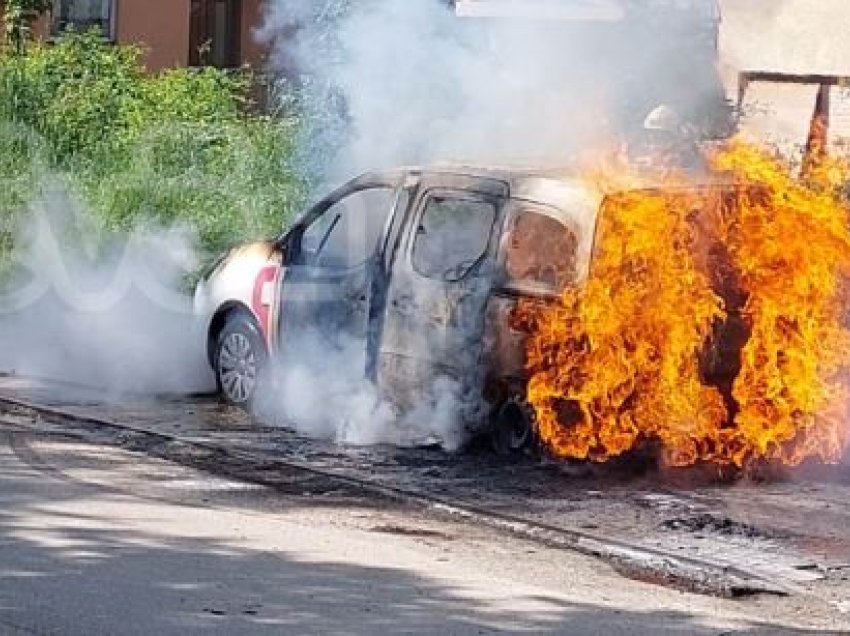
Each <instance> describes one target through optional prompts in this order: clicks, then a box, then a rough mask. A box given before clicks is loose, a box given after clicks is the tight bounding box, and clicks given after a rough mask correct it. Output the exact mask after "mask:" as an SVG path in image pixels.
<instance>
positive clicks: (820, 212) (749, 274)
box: [519, 142, 850, 466]
mask: <svg viewBox="0 0 850 636" xmlns="http://www.w3.org/2000/svg"><path fill="white" fill-rule="evenodd" d="M711 166H712V168H711V172H713V173H714V175H713V176H714V179H713V180H712V182H713V185H700V186H698V187H697V186H695V185H694V184H693V183H692V184H691V185H690V186H688V187H682V186H683V185H687V184H685V183H684V182H683V177H681V176H679V177H675V178H674V177H669V178H668V180H669V183H667V184H665V185H664V186H663V187H655V188H652V189H636V188H626V189H625V190H621V191H620V192H619V193H616V194H611V195H608V196H606V198H605V200H604V203H603V205H602V209H601V212H600V219H599V223H598V229H597V238H596V247H595V251H594V259H593V263H592V266H591V274H590V277H589V280H588V281H587V282H586V283H585V284H583V285H582V286H580V287H578V288H570V289H567V290H566V291H565V292H564V294H563V296H562V298H561V300H560V302H559V303H556V304H555V305H552V306H541V305H539V304H536V305H532V304H525V305H523V306H522V307H521V308H520V310H519V322H520V323H522V324H524V325H525V327H526V328H527V329H529V331H530V336H529V338H528V350H527V364H528V370H529V375H530V380H529V385H528V398H529V401H530V402H531V404H532V405H533V406H534V408H535V410H536V413H537V423H538V432H539V435H540V438H541V439H542V441H543V442H544V443H545V444H546V445H547V446H548V447H549V448H550V449H551V451H552V452H553V453H554V454H556V455H558V456H561V457H567V458H580V459H591V460H594V461H604V460H606V459H609V458H611V457H614V456H617V455H620V454H622V453H625V452H627V451H629V450H631V449H634V448H636V447H637V446H639V445H640V444H642V443H655V444H658V445H660V447H661V450H662V453H663V457H664V458H665V460H666V461H667V462H668V463H670V464H672V465H677V466H683V465H690V464H694V463H697V462H714V463H717V464H721V465H735V466H745V465H749V464H750V463H752V462H754V461H769V462H781V463H786V464H797V463H799V462H801V461H803V460H804V459H806V458H809V457H815V458H819V459H820V460H822V461H826V462H831V461H836V460H838V459H839V458H840V457H841V455H842V453H843V451H844V449H845V448H846V446H847V444H848V438H850V426H848V422H847V412H846V411H847V406H848V403H849V402H848V401H849V400H850V390H848V388H850V383H848V373H847V372H848V366H850V330H848V328H847V326H846V325H845V322H844V319H845V316H844V312H843V307H844V306H845V303H844V302H842V301H843V300H844V299H845V293H844V292H845V286H844V284H843V281H844V280H847V279H848V274H850V233H848V232H850V229H848V228H850V226H848V210H847V208H846V207H845V205H844V203H843V202H842V199H841V196H840V192H839V191H838V188H836V187H835V185H836V183H838V182H839V181H840V180H841V179H842V178H843V175H845V174H846V172H845V171H843V170H839V169H835V166H834V165H831V166H829V167H828V168H827V167H823V168H822V169H820V170H819V171H818V174H817V175H816V177H817V178H815V177H814V176H813V177H812V178H811V179H809V180H807V181H805V182H804V181H802V180H799V179H796V178H794V177H793V176H792V172H791V171H790V169H788V168H787V167H786V166H785V164H783V163H782V162H780V161H779V160H777V159H774V158H772V157H770V156H768V155H766V154H765V153H763V152H761V151H759V150H757V149H755V148H753V147H751V146H748V145H746V144H744V143H742V142H733V143H732V144H730V145H729V146H728V147H727V148H725V149H724V150H722V151H719V152H718V153H716V155H715V156H714V157H713V158H712V159H711ZM703 183H707V182H706V181H705V180H703ZM610 186H611V183H610V180H607V182H606V184H605V187H606V188H610Z"/></svg>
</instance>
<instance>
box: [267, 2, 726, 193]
mask: <svg viewBox="0 0 850 636" xmlns="http://www.w3.org/2000/svg"><path fill="white" fill-rule="evenodd" d="M449 4H450V3H447V2H441V1H439V0H405V1H404V2H399V1H397V0H365V1H362V2H345V1H343V0H276V1H275V2H272V3H270V8H269V10H268V14H267V21H266V24H265V26H264V27H263V29H262V30H261V31H260V34H259V35H260V37H261V38H262V39H264V40H265V41H267V42H270V43H271V44H272V45H273V50H274V55H273V58H272V59H273V64H274V66H275V68H276V70H278V71H279V72H280V73H282V74H284V75H286V76H288V77H290V78H293V79H294V80H295V82H296V83H297V84H299V85H300V86H301V87H302V88H303V89H304V98H305V101H306V104H307V106H308V109H309V110H310V111H311V112H312V113H313V120H314V124H315V125H314V128H313V130H312V134H313V137H312V139H311V144H310V146H309V151H308V152H307V153H305V156H306V157H308V159H309V161H308V166H307V168H308V169H309V170H315V169H320V170H322V171H324V174H325V175H326V176H327V177H328V178H329V179H330V180H340V179H343V178H345V177H347V176H350V175H352V174H355V173H358V172H362V171H365V170H369V169H376V168H382V167H387V166H394V165H400V164H401V165H404V164H419V163H433V162H446V161H449V162H475V163H482V162H483V163H487V164H494V163H495V164H504V163H507V164H524V165H541V164H544V165H550V164H561V165H562V164H567V163H569V162H570V161H571V160H573V159H574V157H575V153H576V152H577V151H579V150H581V149H584V148H587V147H588V146H589V145H592V144H594V143H599V142H601V141H603V140H604V141H605V142H606V143H607V142H610V141H611V140H612V139H614V138H618V137H619V136H621V135H623V134H628V133H629V132H634V131H635V130H636V129H638V128H639V127H640V125H641V124H642V122H643V119H644V117H645V116H646V115H647V114H648V113H649V112H650V111H651V110H652V109H653V108H654V107H656V106H658V105H659V104H660V103H668V104H670V105H672V106H674V107H676V108H677V109H679V110H680V111H681V112H682V113H683V117H684V118H685V119H686V120H688V121H694V122H698V123H703V122H702V121H701V120H702V119H705V117H706V112H707V113H709V114H710V116H713V114H714V111H715V110H716V109H717V108H718V105H719V104H721V105H722V103H723V100H724V95H723V90H722V88H721V87H720V85H719V80H718V77H717V74H716V71H715V68H714V55H715V50H714V43H715V39H714V38H715V37H716V32H715V26H716V23H715V21H714V14H713V12H712V10H711V7H712V6H713V5H712V3H707V2H694V3H692V4H688V3H685V4H686V5H687V6H686V7H685V8H683V9H681V10H677V9H675V8H673V9H670V10H668V11H667V12H666V13H663V14H661V15H655V14H652V12H650V11H648V10H646V9H645V8H644V9H643V10H642V11H643V13H642V14H639V15H635V16H631V15H630V14H629V13H628V11H627V10H626V8H623V19H620V20H615V21H607V20H604V19H603V20H587V19H585V20H565V19H560V20H545V19H534V18H533V17H528V16H533V15H534V13H533V11H531V12H529V11H526V12H525V13H523V12H522V11H521V10H520V11H519V12H518V13H519V15H525V16H526V17H524V18H523V17H518V18H506V19H483V18H482V19H476V18H459V17H457V16H456V15H455V14H454V12H453V10H452V8H451V7H450V6H449ZM481 4H484V3H481ZM510 4H511V3H506V2H501V3H500V5H510ZM530 4H531V3H525V5H523V3H522V2H520V1H517V2H515V3H513V5H514V6H516V7H517V8H518V9H522V8H523V6H525V7H527V6H528V5H530ZM552 4H554V3H552ZM564 4H569V3H564ZM614 4H616V3H614ZM622 4H623V6H624V7H627V4H626V3H622ZM681 4H682V3H678V5H681ZM678 5H677V6H678ZM704 111H705V112H704ZM316 161H319V162H320V163H322V164H323V165H319V166H317V165H315V164H316Z"/></svg>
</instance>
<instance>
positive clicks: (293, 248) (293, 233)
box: [277, 227, 302, 267]
mask: <svg viewBox="0 0 850 636" xmlns="http://www.w3.org/2000/svg"><path fill="white" fill-rule="evenodd" d="M301 233H302V232H301V231H300V229H299V228H297V227H295V228H292V229H291V230H290V231H288V232H287V233H286V234H284V235H283V236H281V237H280V238H279V239H278V240H277V249H278V250H279V251H280V258H281V265H282V266H284V267H286V266H288V265H292V264H294V263H296V262H297V261H298V255H299V253H300V252H301Z"/></svg>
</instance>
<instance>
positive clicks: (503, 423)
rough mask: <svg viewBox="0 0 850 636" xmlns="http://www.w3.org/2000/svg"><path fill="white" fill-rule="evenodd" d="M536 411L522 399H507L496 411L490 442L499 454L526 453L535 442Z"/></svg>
mask: <svg viewBox="0 0 850 636" xmlns="http://www.w3.org/2000/svg"><path fill="white" fill-rule="evenodd" d="M534 437H535V435H534V413H533V410H532V409H531V407H530V406H529V405H528V404H527V403H526V402H525V401H524V400H521V399H516V398H512V399H509V400H506V401H505V402H504V403H503V404H502V405H501V407H500V408H499V409H498V410H497V411H496V413H495V416H494V417H493V421H492V427H491V429H490V442H491V444H492V447H493V450H494V451H495V452H496V453H497V454H499V455H517V454H522V453H525V452H526V451H527V450H528V449H529V448H531V446H532V445H533V443H534Z"/></svg>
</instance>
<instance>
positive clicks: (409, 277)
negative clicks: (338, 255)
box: [376, 174, 510, 408]
mask: <svg viewBox="0 0 850 636" xmlns="http://www.w3.org/2000/svg"><path fill="white" fill-rule="evenodd" d="M435 193H443V194H444V193H456V194H458V198H475V199H479V200H492V201H493V202H494V208H495V214H494V219H493V224H492V226H491V228H490V234H489V237H488V241H487V246H486V249H485V250H484V253H483V254H482V256H481V259H479V261H477V262H476V265H475V266H473V267H472V268H470V270H469V271H468V272H467V273H466V275H464V277H462V278H461V279H460V280H457V281H438V280H436V279H432V278H429V277H427V276H425V275H424V274H422V273H420V272H418V271H417V270H416V268H415V265H414V262H413V251H414V247H415V243H416V236H417V231H416V228H417V227H418V226H419V223H420V220H421V218H422V216H423V215H424V213H425V211H426V208H427V204H428V202H429V201H430V200H431V199H432V198H433V195H434V194H435ZM509 201H510V185H509V183H508V182H507V181H504V180H502V179H498V178H496V177H489V176H488V177H479V176H473V175H464V174H435V175H427V174H426V175H423V176H422V177H421V181H420V183H419V184H418V187H417V191H416V193H415V197H414V198H413V199H412V200H411V203H410V205H409V206H408V207H409V212H408V214H407V218H405V220H404V228H403V230H402V232H401V235H400V239H399V245H398V249H397V250H396V252H395V258H394V259H393V262H392V273H391V275H390V277H389V281H388V288H387V291H386V300H385V303H384V319H383V326H382V332H381V337H380V342H379V343H378V352H377V357H378V362H377V366H378V370H377V372H376V379H377V381H378V385H379V388H380V390H381V393H382V395H384V397H386V398H388V399H390V400H391V401H394V402H397V404H399V406H401V407H402V408H405V407H411V406H412V404H411V397H410V395H411V394H412V393H415V392H416V387H415V385H416V381H415V380H413V375H415V374H416V373H422V374H423V378H421V379H423V380H424V376H425V375H428V373H427V372H426V371H425V370H426V369H428V368H430V369H432V371H433V373H432V374H431V375H434V374H442V373H446V374H447V375H448V376H452V375H455V376H457V375H464V374H463V372H464V371H465V370H470V371H475V370H476V369H477V368H478V366H479V361H480V356H481V355H482V354H483V343H481V342H480V339H481V338H482V337H483V333H484V317H485V312H486V304H487V302H488V299H489V297H490V295H491V293H492V289H493V287H494V285H495V284H496V280H497V269H498V257H499V243H500V238H501V234H502V226H503V224H504V222H505V215H506V211H507V207H508V206H507V204H508V202H509ZM487 266H489V270H488V271H483V270H485V269H487ZM417 279H420V280H421V281H424V282H425V283H426V284H424V285H423V284H417ZM473 282H474V283H475V284H474V285H473V284H472V283H473ZM405 285H407V286H409V287H410V289H408V290H406V291H403V290H402V289H400V288H401V287H403V286H405ZM440 286H442V287H443V288H444V290H446V293H445V299H443V298H442V296H441V292H440V291H438V290H437V288H438V287H440ZM425 287H430V288H431V290H430V291H429V290H427V289H424V288H425ZM464 287H467V288H468V289H469V290H470V294H469V298H472V297H473V296H474V297H475V298H476V299H477V300H474V302H473V303H472V304H473V305H474V306H471V307H470V308H469V309H470V310H471V314H474V315H470V311H466V312H464V311H462V307H460V305H461V303H462V302H463V297H464V292H465V290H464V289H463V288H464ZM473 287H474V288H475V289H474V290H473V289H472V288H473ZM449 290H453V291H452V293H449ZM455 291H457V292H458V293H454V292H455ZM429 293H432V294H434V295H433V296H432V297H431V298H430V299H427V298H425V296H427V294H429ZM417 294H423V296H422V297H421V298H422V303H424V304H425V305H428V307H429V310H428V311H426V312H425V313H422V312H421V311H420V310H421V309H423V307H422V306H420V305H421V304H422V303H419V304H418V300H417V299H416V296H417ZM438 297H439V298H438ZM405 302H410V303H411V307H410V308H405V307H404V306H403V305H404V303H405ZM464 313H465V314H466V316H464ZM443 314H445V315H443ZM459 320H460V321H461V322H463V323H464V325H459V324H458V321H459ZM469 320H474V321H475V322H476V325H477V326H476V327H471V326H470V325H468V324H466V323H467V322H468V321H469ZM417 324H418V325H419V326H420V327H423V328H424V331H427V328H428V327H429V325H430V326H433V328H434V329H435V330H440V329H442V330H444V331H445V334H446V335H447V337H452V336H453V334H452V333H451V330H453V329H455V328H457V329H458V330H459V331H460V330H462V329H467V334H466V337H467V339H468V340H469V341H470V342H471V341H475V340H479V343H478V345H476V346H478V347H479V348H480V351H477V353H476V351H474V350H469V351H467V352H464V353H463V354H462V355H459V352H450V351H448V350H445V351H434V350H429V351H426V352H425V351H422V349H421V348H420V349H419V350H418V351H415V350H414V349H416V348H417V347H416V346H413V345H411V344H409V343H406V342H405V339H408V340H409V341H412V340H413V339H417V340H419V339H422V340H427V334H426V333H424V332H423V330H420V329H417V327H416V325H417ZM459 331H458V333H455V334H454V336H460V335H462V334H460V333H459ZM435 335H437V334H436V332H435ZM437 340H439V336H438V335H437ZM446 342H448V340H447V341H446ZM435 353H436V356H435V355H434V354H435ZM467 354H468V355H467ZM443 356H444V357H443ZM461 358H462V359H461ZM473 358H474V359H473ZM405 365H410V366H411V370H412V369H413V367H416V370H413V371H412V374H413V375H411V370H406V369H405V368H404V367H405ZM470 384H472V385H477V384H478V383H477V382H475V381H474V380H471V381H470ZM422 388H427V387H422V386H420V389H422ZM470 388H472V389H475V388H478V387H477V386H472V387H470Z"/></svg>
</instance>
